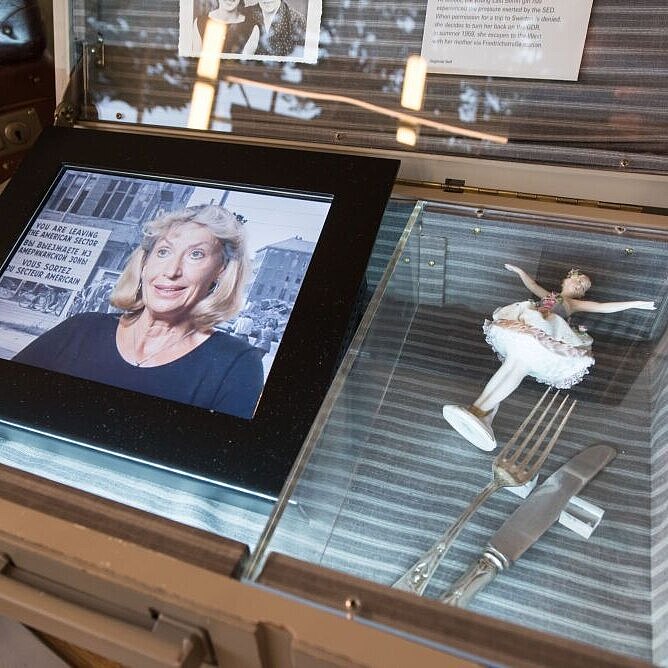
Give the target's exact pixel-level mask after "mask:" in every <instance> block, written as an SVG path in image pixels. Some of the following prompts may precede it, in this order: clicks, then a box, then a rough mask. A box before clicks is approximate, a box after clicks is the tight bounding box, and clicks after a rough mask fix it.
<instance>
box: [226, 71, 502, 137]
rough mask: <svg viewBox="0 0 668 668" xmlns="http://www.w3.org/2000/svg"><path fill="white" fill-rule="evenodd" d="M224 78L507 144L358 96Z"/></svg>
mask: <svg viewBox="0 0 668 668" xmlns="http://www.w3.org/2000/svg"><path fill="white" fill-rule="evenodd" d="M225 80H226V81H227V82H228V83H229V84H239V85H240V86H243V87H244V88H245V87H246V86H248V87H250V88H259V89H265V90H272V91H275V92H277V93H282V94H284V95H293V96H296V97H308V98H311V99H313V100H327V101H329V102H340V103H343V104H350V105H352V106H355V107H359V108H360V109H365V110H366V111H371V112H373V113H376V114H382V115H383V116H389V117H390V118H396V119H397V120H399V121H401V122H403V123H408V124H409V125H414V126H415V127H419V126H426V127H429V128H433V129H434V130H438V131H440V132H445V133H448V134H452V135H460V136H462V137H471V138H472V139H480V140H482V141H489V142H495V143H497V144H507V143H508V138H507V137H503V136H501V135H494V134H490V133H488V132H478V131H476V130H468V129H467V128H462V127H459V126H456V125H449V124H447V123H439V122H438V121H433V120H431V119H429V118H421V117H419V116H412V115H411V114H407V113H405V112H402V111H395V110H394V109H388V108H387V107H381V106H379V105H377V104H371V103H369V102H365V101H364V100H360V99H358V98H354V97H350V96H348V95H334V94H331V93H317V92H315V91H312V90H303V89H300V88H292V87H290V86H279V85H276V84H271V83H264V82H260V81H254V80H252V79H245V78H242V77H236V76H227V77H225Z"/></svg>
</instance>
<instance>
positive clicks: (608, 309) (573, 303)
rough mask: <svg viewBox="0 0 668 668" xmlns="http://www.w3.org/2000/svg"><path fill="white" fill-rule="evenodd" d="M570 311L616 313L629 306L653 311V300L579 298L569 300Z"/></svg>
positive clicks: (654, 308) (654, 307) (654, 306)
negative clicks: (592, 299)
mask: <svg viewBox="0 0 668 668" xmlns="http://www.w3.org/2000/svg"><path fill="white" fill-rule="evenodd" d="M569 306H570V311H571V313H575V312H576V311H582V312H585V313H618V312H619V311H626V310H627V309H630V308H637V309H642V310H643V311H654V310H656V305H655V304H654V302H649V301H641V300H634V301H630V302H588V301H584V300H580V299H572V300H570V304H569Z"/></svg>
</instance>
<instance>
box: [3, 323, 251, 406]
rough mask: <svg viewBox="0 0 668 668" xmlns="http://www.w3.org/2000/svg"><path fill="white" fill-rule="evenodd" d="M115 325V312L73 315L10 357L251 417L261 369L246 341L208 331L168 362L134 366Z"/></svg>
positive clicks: (164, 397) (50, 368) (78, 375)
mask: <svg viewBox="0 0 668 668" xmlns="http://www.w3.org/2000/svg"><path fill="white" fill-rule="evenodd" d="M117 327H118V316H116V315H112V314H107V313H82V314H79V315H75V316H73V317H71V318H68V319H67V320H65V321H64V322H62V323H60V324H59V325H57V326H56V327H54V328H53V329H51V330H50V331H48V332H46V333H44V334H42V336H40V337H39V338H37V339H35V340H34V341H33V342H32V343H31V344H30V345H29V346H27V347H26V348H24V349H23V350H22V351H21V352H20V353H18V354H17V355H15V356H14V358H13V359H14V360H15V361H17V362H23V363H25V364H30V365H32V366H37V367H40V368H42V369H48V370H50V371H58V372H60V373H65V374H68V375H70V376H77V377H79V378H86V379H88V380H94V381H97V382H99V383H105V384H107V385H114V386H115V387H120V388H123V389H126V390H133V391H135V392H142V393H143V394H150V395H153V396H156V397H162V398H163V399H171V400H173V401H179V402H181V403H184V404H191V405H193V406H199V407H201V408H208V409H212V410H215V411H218V412H220V413H227V414H228V415H236V416H238V417H244V418H250V417H252V415H253V412H254V411H255V406H256V404H257V401H258V399H259V397H260V393H261V392H262V387H263V385H264V373H263V370H262V362H261V357H260V353H259V351H257V350H254V349H253V347H252V346H250V345H249V344H248V343H246V342H244V341H242V340H240V339H238V338H236V337H234V336H231V335H229V334H226V333H223V332H214V333H213V334H212V335H211V336H210V337H209V338H208V339H207V340H206V341H204V343H202V344H200V345H199V346H197V348H195V349H193V350H191V351H190V352H189V353H187V354H186V355H184V356H183V357H180V358H179V359H177V360H174V361H173V362H169V363H168V364H162V365H160V366H154V367H137V366H134V365H133V364H130V363H129V362H126V361H125V360H124V359H123V358H122V357H121V355H120V353H119V352H118V348H117V347H116V328H117Z"/></svg>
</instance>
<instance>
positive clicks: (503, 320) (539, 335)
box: [483, 300, 594, 389]
mask: <svg viewBox="0 0 668 668" xmlns="http://www.w3.org/2000/svg"><path fill="white" fill-rule="evenodd" d="M560 311H562V312H563V307H562V305H561V304H559V303H557V304H556V305H555V306H554V307H553V308H552V309H551V310H547V309H542V310H541V309H540V308H539V307H538V306H537V305H536V304H535V302H533V301H531V300H527V301H523V302H515V303H514V304H509V305H508V306H502V307H500V308H498V309H496V311H494V314H493V315H492V320H485V324H484V325H483V331H484V332H485V338H486V340H487V343H489V345H490V346H492V348H493V349H494V352H495V353H496V354H497V355H498V356H499V359H500V360H501V361H502V362H503V361H504V360H505V359H506V358H507V357H508V356H512V355H521V357H522V359H523V362H524V363H525V364H526V366H527V368H528V369H529V371H528V372H527V375H528V376H531V377H533V378H535V379H536V380H537V381H538V382H539V383H546V384H547V385H551V386H553V387H556V388H559V389H568V388H569V387H573V385H577V384H578V383H579V382H580V381H581V380H582V379H583V378H584V376H585V375H586V374H587V373H588V372H589V367H590V366H592V365H593V364H594V358H593V356H592V354H591V346H592V343H593V339H592V338H591V336H589V335H588V334H586V333H585V332H576V331H574V330H573V329H572V328H571V326H570V325H569V324H568V323H567V322H566V320H564V318H563V317H562V316H561V314H560ZM564 315H565V313H564Z"/></svg>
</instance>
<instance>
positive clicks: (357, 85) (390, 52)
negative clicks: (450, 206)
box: [73, 0, 668, 171]
mask: <svg viewBox="0 0 668 668" xmlns="http://www.w3.org/2000/svg"><path fill="white" fill-rule="evenodd" d="M73 7H74V18H75V22H74V25H75V36H76V38H77V39H87V40H88V41H91V42H94V41H95V40H96V38H97V34H98V33H100V34H102V36H103V37H104V41H105V45H106V47H105V67H104V68H103V69H98V70H96V72H95V73H94V78H93V84H92V89H91V99H92V100H94V102H95V103H96V105H97V113H98V114H99V115H100V116H101V117H103V118H107V119H111V120H116V114H117V113H121V114H122V118H121V119H120V120H125V121H127V122H134V121H135V119H137V115H136V114H135V112H134V111H133V110H137V112H138V122H144V123H147V124H149V125H151V124H155V125H168V126H174V127H183V126H185V123H186V121H187V109H186V105H187V104H188V102H189V99H190V95H191V90H192V85H193V82H194V81H195V66H196V61H195V59H190V58H179V57H178V54H177V44H178V33H179V22H178V16H179V14H178V2H177V0H164V1H158V0H140V1H139V2H135V1H133V2H130V1H129V0H105V1H104V2H101V1H100V0H74V2H73ZM425 9H426V3H425V2H421V3H406V2H400V1H399V0H393V1H390V2H382V3H369V2H362V1H359V0H358V1H355V2H348V1H347V0H332V2H323V15H322V22H321V31H320V54H319V61H318V65H317V66H313V65H303V64H295V65H293V66H288V67H284V65H283V64H279V63H273V64H272V63H269V64H263V63H260V62H247V63H240V62H237V61H225V63H224V66H223V67H222V69H221V74H220V77H221V79H224V77H226V76H229V75H232V76H237V77H242V78H247V79H252V80H257V81H261V82H264V83H270V84H275V85H287V86H290V85H292V86H293V87H299V88H302V89H305V90H307V91H313V92H317V93H333V94H336V95H343V96H349V97H351V98H355V99H357V100H361V101H363V102H368V103H372V104H375V105H379V106H382V107H386V108H389V109H392V110H399V109H400V107H399V97H400V92H401V84H402V78H403V68H404V64H405V59H406V57H407V56H408V55H410V54H413V53H419V52H420V47H421V41H422V32H423V27H424V17H425ZM667 41H668V6H667V5H666V3H665V2H663V1H662V0H640V1H639V2H636V3H628V2H626V1H625V0H595V1H594V4H593V9H592V14H591V20H590V24H589V30H588V34H587V40H586V43H585V48H584V54H583V58H582V65H581V69H580V76H579V79H578V81H576V82H569V81H540V80H535V79H509V78H506V79H504V78H488V77H465V76H455V75H430V76H429V77H428V79H427V85H426V93H425V102H424V107H423V109H424V111H423V112H419V113H418V115H422V116H424V117H425V118H429V119H431V120H436V121H440V122H442V123H447V124H453V125H460V126H462V127H466V128H468V129H473V130H478V131H482V132H490V133H495V134H501V135H503V136H507V137H509V139H510V143H509V144H508V145H507V146H499V145H492V144H484V143H482V144H481V143H479V142H477V141H472V140H466V139H460V138H453V137H451V136H448V135H445V134H439V133H438V132H437V131H434V130H430V129H427V128H424V127H423V128H422V129H421V133H420V138H419V141H418V144H417V146H416V147H415V148H414V149H410V150H415V151H418V152H426V153H437V154H438V153H451V154H459V155H466V156H479V157H492V158H503V159H506V160H529V161H539V162H549V163H559V164H571V165H586V166H601V167H609V168H615V169H616V168H618V167H619V165H620V161H621V160H626V161H627V162H628V163H629V166H630V168H631V169H633V170H650V171H659V170H666V165H667V158H666V149H667V147H668V131H667V128H668V124H667V123H666V113H667V112H666V109H667V108H668V89H667V88H666V85H665V81H666V75H667V73H668V55H667V54H668V49H667V48H666V47H667V45H668V44H667ZM244 94H245V95H246V97H245V98H244V97H243V95H242V93H241V91H240V90H239V89H236V88H234V89H232V90H227V89H226V87H225V86H222V87H221V88H220V90H219V94H218V106H217V107H216V114H217V118H216V119H214V125H213V128H214V129H216V128H217V129H221V130H224V131H228V132H229V131H231V132H233V133H235V134H238V135H240V136H265V137H267V136H268V137H273V138H281V139H291V140H295V141H306V142H324V143H326V144H342V145H347V146H365V147H372V148H387V149H399V150H402V149H403V150H408V149H406V147H404V146H403V145H401V144H397V142H396V139H395V137H396V121H395V120H393V119H391V118H389V117H387V116H383V115H380V114H378V113H373V112H370V111H369V110H367V109H362V108H360V107H359V106H354V105H351V104H348V103H345V102H342V101H340V100H336V101H331V102H325V101H321V100H317V101H314V100H310V101H309V98H308V96H307V97H305V98H300V99H295V98H291V97H290V96H280V95H279V96H277V97H276V98H272V97H271V96H270V95H265V94H264V93H262V92H260V91H258V90H257V89H252V88H247V89H246V90H245V91H244ZM126 105H129V107H128V106H126Z"/></svg>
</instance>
